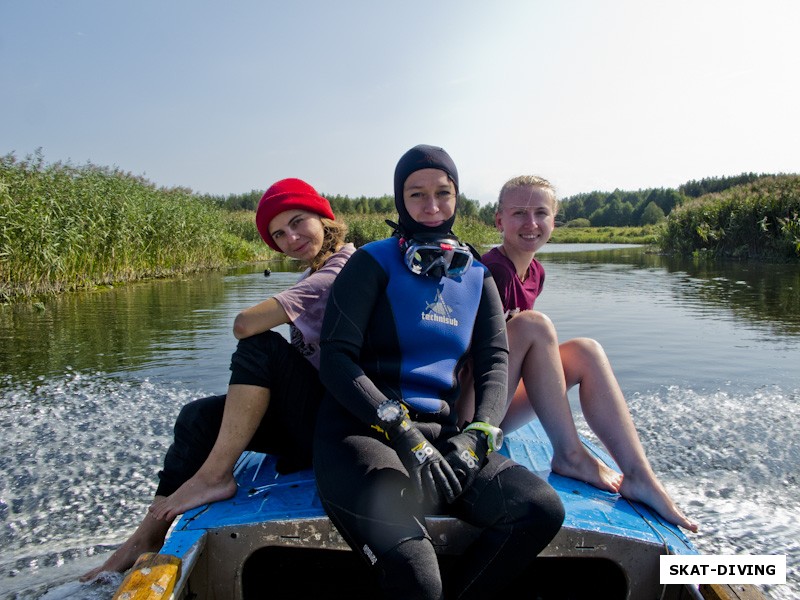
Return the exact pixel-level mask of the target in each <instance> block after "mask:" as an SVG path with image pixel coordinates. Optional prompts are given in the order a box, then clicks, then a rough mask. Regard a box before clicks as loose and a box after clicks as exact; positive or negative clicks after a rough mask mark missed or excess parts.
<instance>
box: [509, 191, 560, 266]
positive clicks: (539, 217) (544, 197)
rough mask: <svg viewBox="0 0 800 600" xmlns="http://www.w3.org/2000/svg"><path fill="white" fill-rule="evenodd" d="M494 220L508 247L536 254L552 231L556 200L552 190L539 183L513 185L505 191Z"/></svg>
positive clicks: (514, 250) (520, 251)
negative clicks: (535, 184) (531, 185)
mask: <svg viewBox="0 0 800 600" xmlns="http://www.w3.org/2000/svg"><path fill="white" fill-rule="evenodd" d="M494 220H495V225H496V226H497V228H498V229H499V230H500V231H501V232H502V233H503V246H504V247H505V248H506V250H507V251H510V252H512V253H515V254H517V253H519V254H522V253H530V254H533V253H534V252H536V251H537V250H539V248H541V247H542V246H544V245H545V244H546V243H547V241H548V240H549V239H550V236H551V235H553V229H555V226H556V223H555V221H556V212H555V202H554V200H553V197H552V195H551V194H550V192H549V191H547V190H544V189H542V188H539V187H530V186H528V187H518V188H512V189H510V190H508V191H507V192H506V193H505V194H504V195H503V200H502V202H501V204H500V207H499V209H498V211H497V213H496V214H495V217H494Z"/></svg>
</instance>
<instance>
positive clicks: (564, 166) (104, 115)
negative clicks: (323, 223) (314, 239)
mask: <svg viewBox="0 0 800 600" xmlns="http://www.w3.org/2000/svg"><path fill="white" fill-rule="evenodd" d="M798 23H800V2H797V1H796V0H785V1H778V0H760V1H758V2H744V1H741V0H728V1H723V0H720V1H706V0H694V1H683V0H678V1H671V2H651V1H647V0H638V1H637V0H631V1H627V0H625V1H623V0H613V1H602V0H596V1H591V0H585V1H584V0H566V1H559V2H556V1H552V2H544V1H534V0H531V1H523V0H519V1H503V0H498V1H497V2H487V1H485V0H484V1H471V0H463V1H456V0H442V1H438V2H422V1H419V0H405V1H402V2H401V1H391V2H389V1H379V0H373V1H350V0H329V1H323V0H308V1H297V2H291V1H288V0H286V1H283V2H277V1H272V0H270V1H262V2H258V1H252V0H248V1H232V2H209V1H199V0H193V1H190V0H137V1H130V2H123V1H110V0H61V1H56V0H52V1H43V0H27V1H23V0H16V1H14V0H0V154H6V153H8V152H11V151H14V152H15V153H16V155H17V156H18V157H23V156H25V155H26V154H29V153H31V152H33V151H34V150H35V149H36V148H38V147H41V148H42V149H43V152H44V156H45V160H46V161H47V162H55V161H67V160H69V161H71V162H73V163H75V164H81V163H85V162H86V161H91V162H93V163H95V164H99V165H105V166H117V167H119V168H121V169H123V170H126V171H131V172H133V173H134V174H137V175H143V176H145V177H146V178H147V179H149V180H151V181H153V182H154V183H156V184H158V185H163V186H174V185H182V186H186V187H190V188H192V189H193V190H196V191H198V192H207V193H213V194H228V193H239V192H247V191H249V190H251V189H264V188H265V187H267V186H268V185H270V184H271V183H273V182H274V181H275V180H277V179H281V178H283V177H300V178H303V179H305V180H307V181H308V182H309V183H311V184H312V185H313V186H315V187H316V188H317V189H318V190H320V191H321V192H323V193H329V194H337V193H338V194H347V195H350V196H357V195H361V194H364V195H368V196H379V195H382V194H388V193H391V191H392V173H393V170H394V165H395V163H396V162H397V159H398V158H399V157H400V155H401V154H402V153H403V152H404V151H405V150H407V149H408V148H410V147H411V146H413V145H415V144H418V143H428V144H436V145H440V146H443V147H444V148H445V149H447V150H448V152H450V154H451V155H452V156H453V158H454V160H455V162H456V164H457V166H458V169H459V172H460V175H461V190H462V191H463V192H464V193H465V194H467V196H469V197H471V198H474V199H477V200H480V201H481V202H491V201H493V200H494V199H495V197H496V194H497V191H498V189H499V188H500V186H501V185H502V183H503V182H504V181H505V180H506V179H508V178H509V177H512V176H514V175H518V174H522V173H533V174H539V175H542V176H544V177H547V178H549V179H550V180H551V181H552V182H553V183H554V184H555V185H556V187H557V188H558V190H559V192H560V195H561V196H569V195H572V194H575V193H579V192H588V191H592V190H607V191H610V190H613V189H614V188H621V189H639V188H648V187H674V186H677V185H680V184H681V183H684V182H686V181H688V180H690V179H699V178H703V177H713V176H724V175H736V174H739V173H741V172H745V171H747V172H750V171H754V172H759V173H761V172H770V173H772V172H798V171H800V110H798V106H800V77H798V73H800V35H798V34H797V27H798Z"/></svg>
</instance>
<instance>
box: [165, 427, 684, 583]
mask: <svg viewBox="0 0 800 600" xmlns="http://www.w3.org/2000/svg"><path fill="white" fill-rule="evenodd" d="M584 443H585V444H586V446H587V447H588V448H589V449H590V451H592V452H593V453H595V454H596V455H597V456H598V457H600V458H601V459H602V460H603V461H605V462H606V463H607V464H609V465H610V466H612V467H614V468H616V465H614V463H613V461H611V459H610V458H609V457H608V456H607V455H606V454H605V452H603V451H602V450H601V449H599V448H597V447H596V446H594V445H593V444H591V443H589V442H586V441H585V442H584ZM502 452H503V453H504V454H506V455H507V456H509V457H511V458H512V459H514V460H515V461H517V462H519V463H520V464H523V465H525V466H526V467H528V468H529V469H531V470H532V471H533V472H535V473H537V474H538V475H539V476H540V477H542V478H544V479H546V480H547V481H548V482H549V483H550V484H551V485H552V486H553V487H554V488H555V489H556V490H557V491H558V493H559V495H560V496H561V499H562V501H563V503H564V507H565V509H566V518H565V521H564V526H563V528H562V530H561V531H560V532H559V533H558V535H557V536H556V537H555V539H554V540H553V541H552V542H551V543H550V545H549V546H548V547H547V548H546V549H545V550H544V551H543V552H542V554H541V555H540V557H539V558H537V562H536V565H535V566H534V568H535V569H536V571H537V572H538V573H539V574H538V575H537V576H536V577H533V578H532V579H531V578H530V574H528V575H526V577H527V578H528V582H530V581H532V580H533V581H538V582H539V583H540V584H541V585H543V586H545V587H546V586H548V585H551V586H556V587H558V588H560V591H561V592H563V588H564V578H565V576H566V577H568V578H571V580H572V585H573V587H576V586H577V588H578V589H576V590H574V592H575V593H574V597H581V594H585V593H586V592H587V591H588V590H591V591H592V592H593V593H596V592H597V591H598V589H597V586H598V584H600V582H602V583H601V584H600V585H601V586H602V587H601V589H603V590H604V591H605V592H608V593H603V594H601V595H602V596H603V597H608V598H613V597H620V598H631V599H633V598H654V597H661V592H665V591H666V592H667V593H666V595H665V596H664V597H666V598H669V597H673V598H677V597H680V596H679V595H678V594H679V593H678V590H677V589H676V590H674V592H675V593H674V594H673V593H672V591H671V590H664V589H663V586H660V584H659V583H658V563H659V556H660V555H662V554H665V553H671V554H696V553H697V551H696V549H695V548H694V546H693V545H692V544H691V542H690V541H689V540H688V539H687V538H686V536H685V535H684V534H683V533H682V532H681V531H680V530H679V529H678V528H677V527H675V526H673V525H670V524H669V523H666V522H665V521H663V520H662V519H661V518H660V517H659V516H658V514H656V513H654V512H653V511H651V510H650V509H648V508H647V507H646V506H644V505H641V504H638V503H636V502H629V501H628V500H625V499H623V498H622V497H620V496H619V495H618V494H612V493H609V492H603V491H601V490H598V489H597V488H595V487H593V486H591V485H588V484H585V483H582V482H580V481H577V480H574V479H570V478H567V477H562V476H559V475H557V474H554V473H551V472H550V461H551V458H552V447H551V445H550V442H549V440H548V438H547V436H546V435H545V433H544V431H543V429H542V427H541V425H539V423H538V422H534V423H532V424H529V425H527V426H525V427H524V428H522V429H520V430H517V431H515V432H514V433H512V434H510V435H508V436H506V443H505V446H504V448H503V450H502ZM235 474H236V479H237V481H238V483H239V489H238V491H237V493H236V495H235V496H234V497H233V498H231V499H230V500H227V501H224V502H217V503H213V504H210V505H207V506H202V507H200V508H198V509H195V510H192V511H189V512H187V513H186V514H185V515H184V516H183V517H182V518H181V519H180V521H179V522H178V523H177V524H176V526H175V528H174V529H173V531H172V533H171V535H170V536H169V538H168V540H167V543H166V544H165V545H164V547H163V548H162V550H161V553H162V554H170V555H174V556H178V557H181V559H182V561H183V565H184V574H183V577H182V578H181V580H180V581H179V584H178V586H176V592H178V593H177V594H176V597H177V598H180V597H181V594H184V595H185V596H186V597H188V596H189V594H188V593H187V590H190V589H191V590H192V593H193V594H197V595H196V596H191V597H196V598H198V599H200V598H206V597H207V598H222V597H232V598H246V597H249V596H250V595H251V594H250V593H249V592H248V590H251V591H252V590H257V589H261V590H262V591H263V582H264V578H265V577H266V578H267V579H271V578H273V577H278V576H280V577H281V578H283V577H285V576H286V575H288V574H289V573H290V572H292V570H294V571H296V572H294V573H292V575H293V576H296V577H298V578H299V581H302V582H303V586H304V587H305V589H306V590H307V591H308V590H309V586H312V587H313V586H314V585H317V584H319V585H324V587H322V588H320V589H321V590H324V591H325V595H326V598H328V597H336V596H332V595H331V589H332V588H331V585H332V584H333V583H334V582H335V581H337V579H336V578H339V580H340V583H339V585H340V586H343V589H344V590H346V593H344V595H343V596H342V597H345V596H346V597H349V598H353V597H360V596H359V595H358V594H357V592H356V591H355V589H354V587H356V586H357V585H359V582H362V583H363V584H364V585H365V586H366V590H365V592H364V593H365V594H366V595H365V596H364V597H368V592H369V589H372V591H373V592H374V587H373V588H369V585H368V583H367V582H368V580H369V577H370V575H369V574H368V572H367V570H366V568H365V567H363V565H361V563H360V561H358V559H357V557H356V556H355V555H354V554H353V553H352V552H350V551H349V548H348V546H347V544H346V543H345V542H344V540H343V539H342V538H341V536H340V535H339V534H338V532H337V531H336V529H335V528H334V527H333V526H332V525H331V523H330V521H329V520H328V518H327V516H326V515H325V512H324V510H323V508H322V505H321V504H320V500H319V497H318V496H317V493H316V486H315V483H314V477H313V473H312V472H311V471H300V472H297V473H292V474H289V475H280V474H278V473H276V471H275V462H274V459H273V457H271V456H267V455H263V454H258V453H245V454H243V455H242V457H241V459H240V461H239V463H238V465H237V466H236V473H235ZM427 525H428V529H429V531H430V534H431V537H432V539H433V541H434V544H435V546H436V549H437V553H438V554H439V557H440V561H442V563H443V568H445V566H446V564H447V563H448V561H452V560H457V557H458V555H459V554H460V553H461V552H462V551H463V549H464V548H465V547H466V545H468V544H469V543H470V542H471V541H472V540H474V539H475V536H476V531H475V530H474V529H473V528H472V527H470V526H469V525H467V524H465V523H463V522H461V521H458V520H457V519H453V518H450V517H437V516H432V517H429V518H428V519H427ZM189 571H191V577H189ZM559 573H561V574H559ZM578 574H580V575H578ZM576 575H578V576H577V577H576ZM190 580H191V581H190ZM549 580H552V581H551V583H550V584H548V583H547V581H549ZM232 586H233V588H235V589H231V587H232ZM334 587H335V586H334ZM528 587H530V586H528ZM199 589H202V590H204V591H203V592H198V590H199ZM537 593H539V597H542V598H548V597H572V596H565V595H563V594H562V593H559V595H557V596H556V595H554V594H547V593H544V592H542V591H541V590H540V591H539V592H537ZM680 593H685V592H680ZM308 597H313V593H309V595H308ZM531 597H534V596H531Z"/></svg>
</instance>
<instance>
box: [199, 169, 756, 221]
mask: <svg viewBox="0 0 800 600" xmlns="http://www.w3.org/2000/svg"><path fill="white" fill-rule="evenodd" d="M763 177H772V175H768V174H760V175H759V174H756V173H742V174H741V175H736V176H733V177H708V178H705V179H700V180H697V181H695V180H693V181H689V182H687V183H684V184H683V185H681V186H679V187H678V189H673V188H651V189H645V190H637V191H623V190H619V189H617V190H614V191H613V192H599V191H598V192H589V193H583V194H576V195H574V196H570V197H568V198H563V199H562V200H561V208H560V210H559V214H558V222H559V224H560V225H562V226H567V227H569V226H576V227H626V226H641V225H654V224H656V223H659V222H661V221H663V220H664V219H665V218H666V216H667V215H669V214H670V212H672V210H673V209H674V208H675V207H677V206H680V205H682V204H683V203H684V202H686V201H687V200H689V199H690V198H699V197H700V196H704V195H706V194H711V193H717V192H722V191H724V190H727V189H728V188H732V187H735V186H738V185H743V184H746V183H750V182H753V181H756V180H758V179H761V178H763ZM262 194H263V190H253V191H251V192H248V193H244V194H231V195H229V196H226V197H223V196H212V197H210V199H211V200H213V201H214V202H216V203H217V204H219V205H220V206H221V207H223V208H226V209H228V210H255V209H256V208H257V206H258V201H259V200H260V199H261V195H262ZM322 195H323V196H325V197H326V198H327V199H328V200H330V203H331V208H333V211H334V212H335V213H337V214H365V215H366V214H386V213H393V212H394V198H393V197H392V196H381V197H379V198H368V197H366V196H360V197H357V198H350V197H349V196H340V195H338V194H326V193H324V192H322ZM459 201H460V203H461V204H460V209H459V211H460V212H459V214H460V215H462V216H465V217H475V218H477V219H479V220H480V221H483V222H484V223H487V224H489V225H492V224H494V212H495V208H496V203H492V204H488V205H484V206H481V205H480V203H479V202H478V201H477V200H472V199H470V198H467V197H466V196H464V195H463V194H460V195H459Z"/></svg>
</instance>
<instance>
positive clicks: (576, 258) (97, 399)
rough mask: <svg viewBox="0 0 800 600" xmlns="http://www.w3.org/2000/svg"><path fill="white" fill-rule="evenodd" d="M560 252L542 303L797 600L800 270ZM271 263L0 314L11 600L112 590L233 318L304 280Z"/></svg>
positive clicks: (724, 542)
mask: <svg viewBox="0 0 800 600" xmlns="http://www.w3.org/2000/svg"><path fill="white" fill-rule="evenodd" d="M568 250H570V251H569V252H566V253H562V252H561V251H560V249H559V248H558V247H555V246H548V248H547V252H543V253H542V254H541V256H540V258H541V260H542V262H543V264H544V265H545V268H546V270H547V279H546V284H545V288H544V293H543V295H542V297H541V298H540V299H539V300H538V301H537V308H538V309H540V310H542V311H543V312H545V313H547V314H548V315H549V316H550V317H551V318H552V319H553V321H554V322H555V324H556V327H557V328H558V330H559V334H560V336H561V338H562V339H566V338H569V337H575V336H579V335H588V336H590V337H595V338H597V339H598V340H600V341H601V343H603V345H604V347H605V348H606V351H607V352H608V354H609V356H610V357H611V360H612V364H613V366H614V368H615V371H616V373H617V376H618V377H619V379H620V382H621V384H622V386H623V390H624V392H625V394H626V397H627V398H628V401H629V404H630V407H631V412H632V413H633V416H634V420H635V422H636V424H637V428H638V429H639V432H640V435H641V437H642V441H643V443H644V445H645V448H646V450H647V453H648V456H649V457H650V459H651V461H652V463H653V466H654V468H655V469H656V471H657V472H658V473H659V475H660V476H661V477H662V479H663V480H664V482H665V484H666V485H667V487H668V488H669V490H670V491H671V492H672V493H673V494H674V495H675V496H676V497H677V498H679V502H680V504H681V506H683V507H684V508H685V509H686V511H687V512H688V513H689V514H690V515H691V516H692V517H694V518H696V519H698V520H699V521H700V522H701V526H702V528H701V532H700V533H699V534H698V535H695V536H693V537H692V539H693V540H694V541H695V543H696V544H697V545H698V547H699V548H700V550H701V551H703V552H706V553H713V554H723V553H725V554H786V555H787V556H788V566H789V572H790V576H789V579H790V581H792V583H791V584H790V585H786V586H773V589H770V590H769V592H770V594H771V596H772V597H774V598H780V599H783V598H794V597H798V596H800V583H798V556H800V548H799V547H798V540H799V539H800V526H799V525H798V524H797V522H796V521H797V520H796V518H795V516H796V515H797V514H798V510H799V509H800V506H798V504H800V500H798V498H799V497H800V496H799V495H798V485H797V479H796V477H797V476H796V473H797V472H798V471H800V447H799V446H798V444H797V441H796V440H797V438H798V428H800V426H799V425H798V416H800V415H798V410H800V408H799V407H800V402H799V400H800V370H799V369H798V368H797V365H798V364H800V326H798V324H799V323H800V301H799V300H798V298H800V291H799V290H800V282H798V276H799V275H798V269H797V266H796V265H795V266H788V265H777V266H775V265H771V266H770V265H748V264H737V263H728V264H716V263H695V262H694V261H674V260H671V259H667V258H665V257H661V256H658V255H655V254H647V253H645V252H644V251H643V250H642V249H641V248H630V247H628V248H623V249H621V250H613V251H611V250H591V251H589V252H576V251H575V250H576V248H575V247H569V248H568ZM269 266H270V268H271V269H272V271H273V272H272V274H271V275H270V276H269V277H265V276H264V272H263V270H264V266H263V265H262V266H259V267H248V268H246V269H239V270H237V271H231V272H226V273H210V274H204V275H201V276H197V277H191V278H184V279H180V280H171V281H154V282H148V283H143V284H138V285H133V286H127V287H124V288H118V289H112V290H104V291H97V292H92V293H81V294H72V295H68V296H64V297H61V298H58V299H53V300H50V301H47V302H46V305H45V309H44V310H43V311H37V310H35V309H34V308H32V307H13V308H12V307H3V308H0V342H1V345H0V431H2V432H3V433H2V435H3V441H4V452H3V454H2V455H0V547H2V548H3V553H2V556H0V598H40V597H41V596H42V594H43V593H44V592H45V590H46V589H48V588H55V589H51V590H50V592H49V593H48V595H47V598H48V600H55V599H57V598H58V599H64V598H86V597H92V598H98V599H106V598H109V597H110V595H111V593H112V590H113V589H114V587H115V585H116V583H117V582H118V580H116V579H115V580H112V581H110V582H106V583H105V584H103V583H101V584H99V585H95V586H92V587H91V588H88V587H86V586H76V584H75V583H74V579H75V578H76V577H77V576H78V575H79V574H80V573H82V572H84V571H86V570H88V569H89V568H90V567H92V566H94V565H96V564H98V563H99V562H101V560H102V555H103V554H104V553H106V552H108V551H109V549H110V548H112V547H114V546H116V545H117V544H119V543H120V542H121V541H122V540H123V539H124V538H125V537H126V536H127V535H129V534H130V533H131V531H132V529H133V528H134V526H135V524H136V522H137V521H138V519H139V518H140V516H141V515H142V514H143V512H144V510H145V509H146V507H147V505H148V504H149V501H150V498H151V497H152V494H153V491H154V489H155V473H156V471H157V470H158V469H159V467H160V461H161V459H162V456H163V454H164V452H165V451H166V448H167V446H168V444H169V442H170V439H171V427H172V424H173V422H174V419H175V416H176V415H177V412H178V410H179V408H180V406H182V405H183V404H184V403H185V402H187V401H189V400H191V399H193V398H196V397H198V396H200V395H204V394H207V393H216V392H220V391H223V390H224V388H225V385H226V383H227V378H228V361H229V358H230V354H231V352H232V351H233V349H234V340H233V337H232V335H231V325H232V321H233V317H234V316H235V314H236V313H237V312H238V311H239V310H241V309H242V308H243V307H245V306H249V305H251V304H254V303H256V302H258V301H260V300H262V299H263V298H266V297H268V296H270V295H272V294H274V293H275V292H276V291H278V290H280V289H283V288H284V287H286V286H288V285H290V284H291V283H292V282H293V281H295V280H296V278H297V275H298V274H297V273H296V272H282V271H280V268H281V267H278V266H276V265H269ZM576 420H577V421H578V424H579V427H580V428H581V430H582V432H584V433H586V434H587V435H588V434H589V432H588V429H587V428H586V425H585V422H584V421H583V420H582V418H581V417H580V415H577V417H576ZM58 584H64V585H63V586H61V587H55V586H57V585H58Z"/></svg>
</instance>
